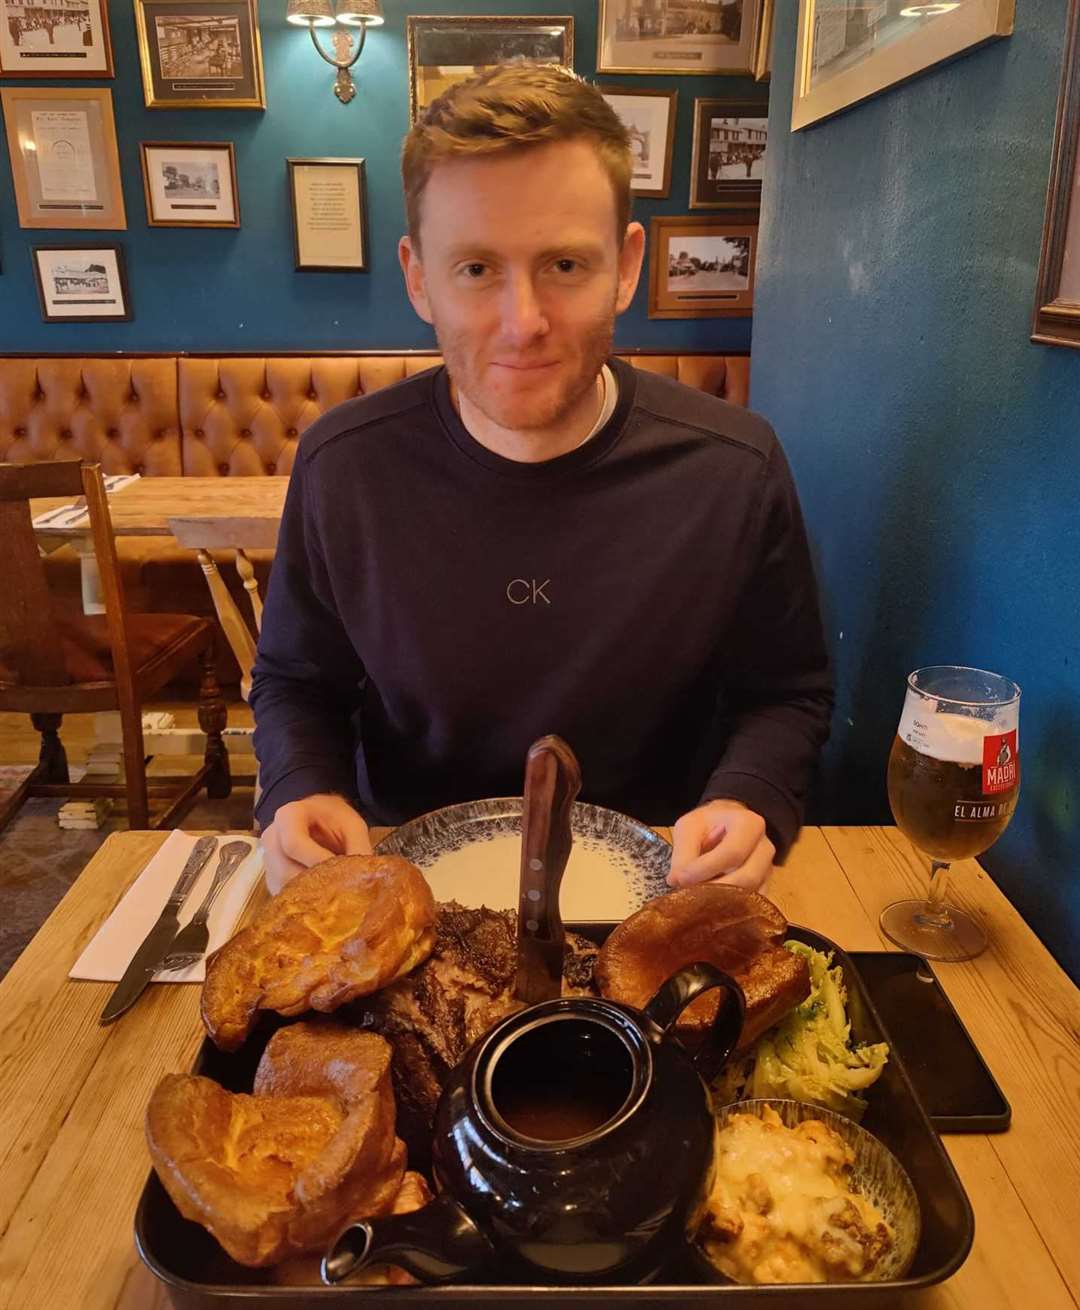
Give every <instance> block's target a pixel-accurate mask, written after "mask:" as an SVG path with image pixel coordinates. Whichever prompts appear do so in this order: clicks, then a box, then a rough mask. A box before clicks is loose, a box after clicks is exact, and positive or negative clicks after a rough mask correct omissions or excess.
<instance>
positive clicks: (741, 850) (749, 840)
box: [668, 800, 776, 892]
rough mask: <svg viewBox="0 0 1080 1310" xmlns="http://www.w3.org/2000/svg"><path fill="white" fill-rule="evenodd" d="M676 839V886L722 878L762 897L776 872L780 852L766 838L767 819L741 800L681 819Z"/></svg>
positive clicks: (721, 802)
mask: <svg viewBox="0 0 1080 1310" xmlns="http://www.w3.org/2000/svg"><path fill="white" fill-rule="evenodd" d="M673 835H674V844H673V850H672V853H671V872H670V873H669V874H668V882H669V883H670V884H671V886H672V887H691V886H693V885H694V884H695V883H699V882H709V881H711V880H712V879H716V880H717V881H719V882H723V883H726V884H727V885H728V886H731V887H745V888H746V889H747V890H748V891H752V892H756V891H761V889H762V888H763V887H764V886H765V883H766V882H767V881H768V878H769V875H770V874H771V873H772V869H773V857H774V856H775V855H776V847H775V846H774V845H773V844H772V842H771V841H770V840H769V839H768V837H766V835H765V820H764V819H763V818H762V817H761V815H760V814H755V813H754V811H753V810H748V809H747V808H746V806H745V805H743V804H742V802H741V801H727V800H716V801H708V802H707V803H706V804H704V805H699V806H698V807H697V809H696V810H691V811H690V812H689V813H688V814H684V815H683V816H682V818H681V819H679V820H678V822H677V823H676V824H675V828H674V832H673Z"/></svg>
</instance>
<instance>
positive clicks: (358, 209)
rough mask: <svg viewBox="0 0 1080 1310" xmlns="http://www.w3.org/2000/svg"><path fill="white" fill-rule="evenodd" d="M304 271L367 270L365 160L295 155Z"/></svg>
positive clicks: (297, 237) (299, 259) (297, 240)
mask: <svg viewBox="0 0 1080 1310" xmlns="http://www.w3.org/2000/svg"><path fill="white" fill-rule="evenodd" d="M286 162H287V163H288V165H289V192H290V195H291V198H292V214H293V240H294V246H295V254H296V268H297V270H298V271H299V272H315V271H322V272H345V273H366V272H367V266H368V265H367V232H366V231H365V228H366V224H365V221H364V212H365V185H364V161H363V160H362V159H290V160H287V161H286Z"/></svg>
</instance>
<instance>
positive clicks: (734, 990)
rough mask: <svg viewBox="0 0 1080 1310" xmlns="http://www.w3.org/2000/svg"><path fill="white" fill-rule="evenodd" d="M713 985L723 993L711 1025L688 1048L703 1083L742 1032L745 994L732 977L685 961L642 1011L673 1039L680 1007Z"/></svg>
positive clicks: (701, 963) (724, 1060)
mask: <svg viewBox="0 0 1080 1310" xmlns="http://www.w3.org/2000/svg"><path fill="white" fill-rule="evenodd" d="M716 988H720V989H722V990H723V991H724V992H725V993H726V995H725V996H724V997H722V998H721V1001H720V1008H719V1010H718V1011H717V1013H716V1018H715V1019H714V1020H713V1025H712V1028H711V1029H710V1030H709V1032H708V1033H707V1035H706V1037H705V1040H704V1041H703V1042H702V1043H701V1046H700V1048H699V1049H698V1050H697V1051H695V1052H693V1053H691V1052H689V1051H687V1055H689V1056H690V1060H691V1062H692V1064H693V1065H694V1068H695V1069H697V1071H698V1073H699V1074H700V1075H701V1076H702V1078H704V1079H705V1081H706V1082H711V1081H712V1079H714V1078H715V1077H716V1076H717V1074H718V1073H719V1072H720V1070H721V1069H722V1068H723V1067H724V1065H725V1064H726V1063H727V1061H728V1059H729V1058H730V1057H731V1053H732V1052H733V1051H734V1050H735V1048H736V1046H737V1045H738V1044H739V1037H740V1036H741V1034H742V1027H743V1017H744V1016H745V1014H746V997H745V996H744V995H743V989H742V988H741V987H740V986H739V984H738V983H737V982H736V981H735V979H734V978H732V977H731V976H730V974H726V973H724V972H723V971H722V970H720V969H717V968H716V967H715V965H712V964H706V963H705V962H704V961H699V962H698V963H696V964H687V965H684V966H683V967H682V968H681V969H680V970H679V971H678V973H673V974H672V975H671V977H670V978H669V979H668V980H667V982H666V983H664V985H663V986H662V987H661V988H660V990H659V991H658V992H657V993H656V995H655V996H654V997H653V998H652V1000H651V1001H649V1003H648V1004H647V1005H646V1006H645V1013H646V1014H647V1015H648V1016H649V1018H650V1019H651V1020H652V1021H653V1023H655V1024H656V1025H657V1027H658V1028H661V1029H663V1031H664V1033H665V1034H670V1035H671V1036H672V1038H673V1039H674V1034H673V1033H672V1032H671V1029H672V1028H673V1027H674V1026H675V1023H676V1020H677V1019H678V1017H679V1015H680V1014H682V1012H683V1010H685V1009H686V1007H687V1006H688V1005H689V1004H690V1003H691V1001H696V1000H697V998H698V997H699V996H701V995H702V994H703V993H705V992H711V991H713V990H714V989H716ZM684 1049H685V1048H684Z"/></svg>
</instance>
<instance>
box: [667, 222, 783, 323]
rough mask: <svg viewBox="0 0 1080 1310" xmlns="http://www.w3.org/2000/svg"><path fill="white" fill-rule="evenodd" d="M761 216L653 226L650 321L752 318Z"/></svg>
mask: <svg viewBox="0 0 1080 1310" xmlns="http://www.w3.org/2000/svg"><path fill="white" fill-rule="evenodd" d="M757 239H758V214H757V211H754V210H731V211H730V212H729V213H727V214H724V215H719V214H717V215H709V216H708V217H706V216H700V217H699V216H694V217H691V216H689V215H687V216H686V217H674V216H669V215H663V216H661V217H658V218H654V219H653V220H652V223H651V226H650V231H649V318H736V317H744V316H746V315H748V314H750V313H752V312H753V307H754V264H755V262H756V260H757Z"/></svg>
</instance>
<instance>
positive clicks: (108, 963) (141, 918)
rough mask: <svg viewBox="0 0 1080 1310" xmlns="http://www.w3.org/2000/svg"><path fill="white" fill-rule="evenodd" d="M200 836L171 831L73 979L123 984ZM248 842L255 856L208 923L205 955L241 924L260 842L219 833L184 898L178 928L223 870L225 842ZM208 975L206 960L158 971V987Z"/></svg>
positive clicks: (257, 870) (258, 864)
mask: <svg viewBox="0 0 1080 1310" xmlns="http://www.w3.org/2000/svg"><path fill="white" fill-rule="evenodd" d="M197 840H198V838H197V837H195V836H194V835H192V834H191V833H186V832H181V831H180V830H179V829H177V830H175V831H173V832H171V833H170V834H169V836H168V837H167V839H166V840H165V842H164V843H163V845H162V846H161V849H160V850H159V851H158V853H157V854H156V855H155V856H154V858H153V859H152V860H151V861H150V863H149V864H148V865H147V866H146V868H145V869H144V870H143V871H142V873H141V874H139V876H138V878H136V879H135V881H134V882H133V883H132V884H131V886H130V887H129V888H128V890H127V892H126V893H125V895H124V897H123V899H122V900H121V901H120V903H119V904H118V905H117V907H116V909H115V910H113V912H112V914H110V915H109V917H108V918H107V919H106V920H105V922H104V923H103V924H102V925H101V927H100V928H99V929H98V931H97V934H96V935H95V936H94V938H93V940H92V941H91V942H90V943H89V945H88V946H87V947H86V949H85V950H84V951H83V953H82V954H81V955H80V956H79V958H78V959H77V960H76V961H75V963H74V965H73V966H72V968H71V971H70V972H69V974H68V977H69V978H85V979H89V980H92V981H95V982H119V981H120V979H121V978H122V977H123V975H124V972H125V970H126V969H127V967H128V965H129V964H130V963H131V960H132V959H133V957H134V955H135V953H136V952H137V951H138V949H139V947H140V946H141V945H142V943H143V941H144V940H145V938H146V935H147V933H148V932H150V930H151V929H152V928H153V926H154V924H155V923H156V922H157V920H158V917H159V915H160V914H161V911H162V910H163V909H164V908H165V903H166V901H167V900H168V899H169V895H170V894H171V892H172V890H173V888H174V887H175V885H176V880H177V878H178V877H179V876H180V871H181V869H183V867H184V864H185V862H186V861H187V859H188V857H189V856H190V854H191V852H192V850H193V849H194V846H195V843H196V841H197ZM233 841H240V842H245V843H247V844H248V846H249V847H250V853H249V854H248V856H247V858H246V859H244V861H243V862H242V863H241V864H240V866H239V867H238V868H237V870H236V872H235V873H234V874H233V875H232V876H231V877H230V878H229V880H228V881H227V882H226V883H225V885H224V887H223V888H222V890H221V892H220V894H219V895H218V896H217V897H216V898H215V900H214V902H213V906H212V909H211V911H210V914H209V918H208V920H207V925H208V927H209V930H210V934H209V942H208V944H207V947H206V954H207V955H209V954H210V953H212V952H213V951H216V950H217V949H218V947H219V946H223V945H224V944H225V942H227V941H228V939H229V938H230V937H231V936H232V934H233V932H234V931H235V929H236V925H237V922H238V921H239V919H240V917H241V915H242V914H243V912H244V907H245V906H246V905H247V903H248V901H249V900H250V898H251V896H252V894H253V893H254V892H255V890H256V889H257V888H258V886H259V883H260V881H261V878H262V871H263V863H262V852H261V851H260V849H259V846H258V841H257V839H256V838H255V837H253V836H250V835H245V834H235V833H220V834H218V837H217V842H216V850H215V852H214V853H213V854H212V855H211V858H210V859H209V861H208V862H207V863H206V865H205V866H204V868H203V870H202V872H201V873H200V875H199V877H198V880H197V881H196V882H195V884H194V886H193V887H192V888H191V891H190V892H189V894H188V895H187V896H186V897H185V899H184V903H183V906H182V907H181V909H180V915H179V927H180V929H183V928H184V926H185V925H186V924H187V923H189V922H190V921H191V919H192V918H193V917H194V915H195V913H196V911H197V910H198V908H199V906H200V905H201V903H202V901H203V898H204V896H205V895H206V893H207V892H208V891H209V890H210V885H211V883H212V881H213V878H214V873H215V870H216V869H217V867H218V858H217V852H218V851H220V849H221V847H222V846H223V845H224V844H225V843H226V842H233ZM205 976H206V957H205V955H204V956H203V957H202V958H201V959H199V960H198V961H197V962H196V963H194V964H192V965H191V966H190V967H189V968H187V969H177V970H173V971H171V972H162V971H159V972H158V973H156V974H155V975H154V981H155V982H202V981H203V980H204V978H205Z"/></svg>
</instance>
